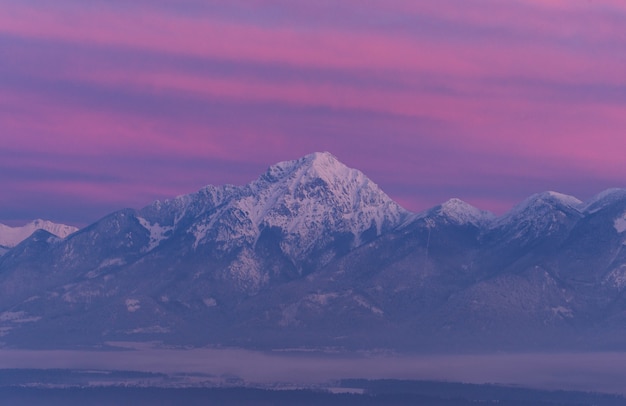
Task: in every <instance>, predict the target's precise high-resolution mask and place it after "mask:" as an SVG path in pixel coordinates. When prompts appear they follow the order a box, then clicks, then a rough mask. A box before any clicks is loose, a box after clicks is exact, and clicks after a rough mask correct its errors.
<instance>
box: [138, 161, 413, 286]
mask: <svg viewBox="0 0 626 406" xmlns="http://www.w3.org/2000/svg"><path fill="white" fill-rule="evenodd" d="M408 215H409V213H408V212H407V211H406V210H405V209H403V208H402V207H400V206H399V205H398V204H397V203H395V202H394V201H393V200H392V199H391V198H389V196H387V195H386V194H385V193H384V192H383V191H382V190H380V188H379V187H378V186H377V185H376V184H375V183H374V182H372V181H371V180H369V179H368V178H367V177H366V176H365V175H364V174H363V173H362V172H360V171H358V170H356V169H351V168H348V167H346V166H345V165H344V164H342V163H341V162H339V161H338V160H337V158H335V157H334V156H333V155H332V154H330V153H328V152H321V153H319V152H318V153H313V154H309V155H306V156H304V157H302V158H300V159H296V160H292V161H285V162H280V163H278V164H275V165H273V166H271V167H269V169H268V170H267V171H266V172H265V173H264V174H262V175H261V176H260V177H259V178H258V179H256V180H254V181H252V182H251V183H249V184H247V185H244V186H233V185H225V186H207V187H205V188H203V189H201V190H200V191H198V192H196V193H192V194H190V195H184V196H179V197H177V198H175V199H172V200H166V201H164V202H155V203H153V204H152V205H150V206H148V207H146V208H144V209H143V210H141V211H140V212H138V216H137V217H138V220H139V222H140V223H141V225H142V226H143V227H144V228H145V229H146V230H147V231H148V232H149V233H150V237H149V240H150V241H149V243H148V246H146V247H144V249H145V250H146V251H152V250H155V249H157V247H158V246H159V245H160V244H163V243H165V242H166V241H169V243H172V241H174V240H177V239H178V240H179V241H183V240H185V241H188V240H191V244H190V245H191V249H192V250H194V251H195V252H197V253H202V252H207V250H208V249H210V250H217V251H216V252H221V253H224V254H220V255H226V254H225V253H230V254H232V255H236V258H235V259H234V260H233V261H232V262H231V263H230V266H229V268H228V270H227V272H226V274H227V276H225V277H226V278H231V277H232V278H234V279H236V280H237V281H239V284H240V285H242V286H246V287H247V288H246V289H251V290H253V291H254V290H256V289H258V288H259V287H260V286H262V285H265V284H266V283H267V281H268V278H269V276H268V274H267V267H268V266H266V265H263V260H262V258H265V257H267V255H268V254H267V253H268V252H269V251H271V252H274V255H273V257H276V254H277V253H279V254H278V257H279V258H282V259H281V261H283V260H284V261H286V263H287V264H289V266H293V267H294V268H295V272H296V273H297V274H303V273H307V272H308V271H307V269H308V270H309V271H310V270H312V269H315V268H317V267H319V266H321V265H324V264H326V263H328V262H329V261H331V260H332V259H333V258H335V257H337V256H338V255H342V254H343V253H345V252H347V251H348V250H350V249H353V248H355V247H357V246H359V245H361V244H363V243H365V242H367V241H370V240H372V239H373V238H375V237H377V236H380V235H382V234H384V233H385V232H388V231H391V230H393V229H394V228H396V227H397V226H398V225H399V224H401V223H402V222H403V221H404V220H405V219H406V218H407V217H408ZM183 245H184V244H182V243H181V246H183ZM268 250H269V251H268ZM230 254H229V255H230ZM277 266H278V265H275V267H277ZM289 266H286V265H285V264H284V263H283V264H282V265H281V266H280V268H281V269H283V270H284V269H285V267H289ZM276 272H279V273H280V272H282V271H276Z"/></svg>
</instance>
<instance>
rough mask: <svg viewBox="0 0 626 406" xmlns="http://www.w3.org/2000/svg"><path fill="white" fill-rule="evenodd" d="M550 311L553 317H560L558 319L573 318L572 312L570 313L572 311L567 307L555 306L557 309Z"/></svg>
mask: <svg viewBox="0 0 626 406" xmlns="http://www.w3.org/2000/svg"><path fill="white" fill-rule="evenodd" d="M551 310H552V314H553V315H554V316H560V317H563V318H568V319H571V318H572V317H574V312H573V311H572V309H570V308H567V307H563V306H557V307H553V308H551Z"/></svg>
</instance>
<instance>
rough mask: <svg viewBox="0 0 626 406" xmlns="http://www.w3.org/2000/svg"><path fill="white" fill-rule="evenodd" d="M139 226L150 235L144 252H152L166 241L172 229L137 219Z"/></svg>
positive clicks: (140, 218)
mask: <svg viewBox="0 0 626 406" xmlns="http://www.w3.org/2000/svg"><path fill="white" fill-rule="evenodd" d="M137 220H138V221H139V224H141V226H142V227H143V228H145V229H146V230H148V232H149V233H150V242H148V247H147V248H145V252H148V251H152V250H153V249H154V248H156V247H157V246H158V245H159V244H160V243H161V241H163V240H166V239H167V238H168V234H171V231H172V230H173V229H174V227H172V226H162V225H160V224H159V223H154V224H153V223H150V222H149V221H148V220H146V219H144V218H142V217H137Z"/></svg>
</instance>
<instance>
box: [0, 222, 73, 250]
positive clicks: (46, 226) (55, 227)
mask: <svg viewBox="0 0 626 406" xmlns="http://www.w3.org/2000/svg"><path fill="white" fill-rule="evenodd" d="M36 230H45V231H47V232H49V233H51V234H54V235H56V236H57V237H60V238H65V237H67V236H68V235H70V234H72V233H74V232H76V231H77V230H78V228H76V227H72V226H67V225H65V224H56V223H53V222H51V221H46V220H35V221H31V222H30V223H28V224H26V225H24V226H22V227H9V226H6V225H4V224H0V245H2V246H5V247H9V248H11V247H15V246H16V245H17V244H19V243H20V242H22V241H24V240H25V239H26V238H28V237H29V236H30V235H31V234H32V233H33V232H35V231H36Z"/></svg>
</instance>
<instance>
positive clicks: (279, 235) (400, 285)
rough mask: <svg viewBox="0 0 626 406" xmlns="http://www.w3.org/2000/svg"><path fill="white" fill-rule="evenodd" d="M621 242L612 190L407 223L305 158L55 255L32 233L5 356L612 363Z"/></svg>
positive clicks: (124, 221) (620, 197)
mask: <svg viewBox="0 0 626 406" xmlns="http://www.w3.org/2000/svg"><path fill="white" fill-rule="evenodd" d="M625 241H626V190H624V189H613V190H609V191H606V192H604V193H602V194H600V195H598V196H597V197H595V198H594V199H592V200H591V201H589V202H586V203H583V202H580V201H578V200H577V199H575V198H573V197H570V196H565V195H561V194H558V193H554V192H547V193H542V194H538V195H534V196H531V197H530V198H528V199H527V200H525V201H524V202H522V203H520V204H519V205H518V206H516V207H515V208H513V209H512V210H511V211H510V212H509V213H507V214H505V215H503V216H501V217H495V216H494V215H493V214H491V213H489V212H484V211H481V210H478V209H476V208H474V207H472V206H470V205H468V204H467V203H464V202H462V201H461V200H458V199H452V200H449V201H447V202H445V203H443V204H441V205H439V206H436V207H434V208H432V209H430V210H427V211H425V212H423V213H418V214H413V213H409V212H407V211H406V210H404V209H402V208H401V207H400V206H399V205H397V204H396V203H395V202H393V201H392V200H391V199H390V198H389V197H388V196H386V195H385V194H384V193H383V192H382V191H381V190H380V189H379V188H378V187H377V186H376V185H375V184H374V183H373V182H371V181H370V180H369V179H368V178H367V177H365V175H363V174H362V173H361V172H359V171H357V170H354V169H349V168H347V167H346V166H344V165H343V164H341V163H340V162H339V161H337V159H336V158H335V157H333V156H332V155H330V154H328V153H316V154H311V155H308V156H306V157H303V158H301V159H299V160H295V161H289V162H283V163H279V164H277V165H274V166H272V167H270V168H269V169H268V171H267V172H266V173H265V174H263V175H262V176H261V177H259V178H258V179H257V180H255V181H253V182H251V183H250V184H248V185H245V186H231V185H227V186H221V187H214V186H208V187H206V188H203V189H202V190H200V191H198V192H196V193H193V194H190V195H184V196H179V197H177V198H174V199H171V200H166V201H157V202H154V203H153V204H151V205H149V206H147V207H145V208H143V209H141V210H132V209H125V210H120V211H118V212H115V213H112V214H110V215H109V216H107V217H105V218H103V219H101V220H99V221H97V222H96V223H94V224H92V225H90V226H88V227H86V228H84V229H82V230H79V231H78V232H75V233H74V234H71V235H69V236H67V237H66V238H59V237H56V236H54V235H52V234H50V233H48V232H46V231H43V230H39V231H37V232H35V233H34V234H33V235H31V236H30V237H29V238H27V239H26V240H24V241H23V242H22V243H20V244H18V245H17V246H15V247H14V248H11V249H9V250H8V251H7V252H6V254H5V255H3V256H2V257H0V335H1V336H2V337H0V340H1V341H2V342H3V343H4V345H6V346H18V347H55V348H59V347H75V346H81V347H84V346H88V347H97V346H101V345H104V344H105V343H107V342H111V341H128V340H133V341H160V342H163V343H166V344H171V345H233V346H244V347H263V348H292V347H318V348H319V347H338V348H347V349H357V348H391V349H397V350H410V351H432V350H437V351H470V350H509V349H511V350H513V349H517V350H530V349H548V348H559V349H564V348H569V349H589V348H593V349H616V348H620V349H624V348H626V340H624V339H623V337H625V334H626V300H625V298H624V293H625V290H626V248H625V247H626V246H625Z"/></svg>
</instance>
